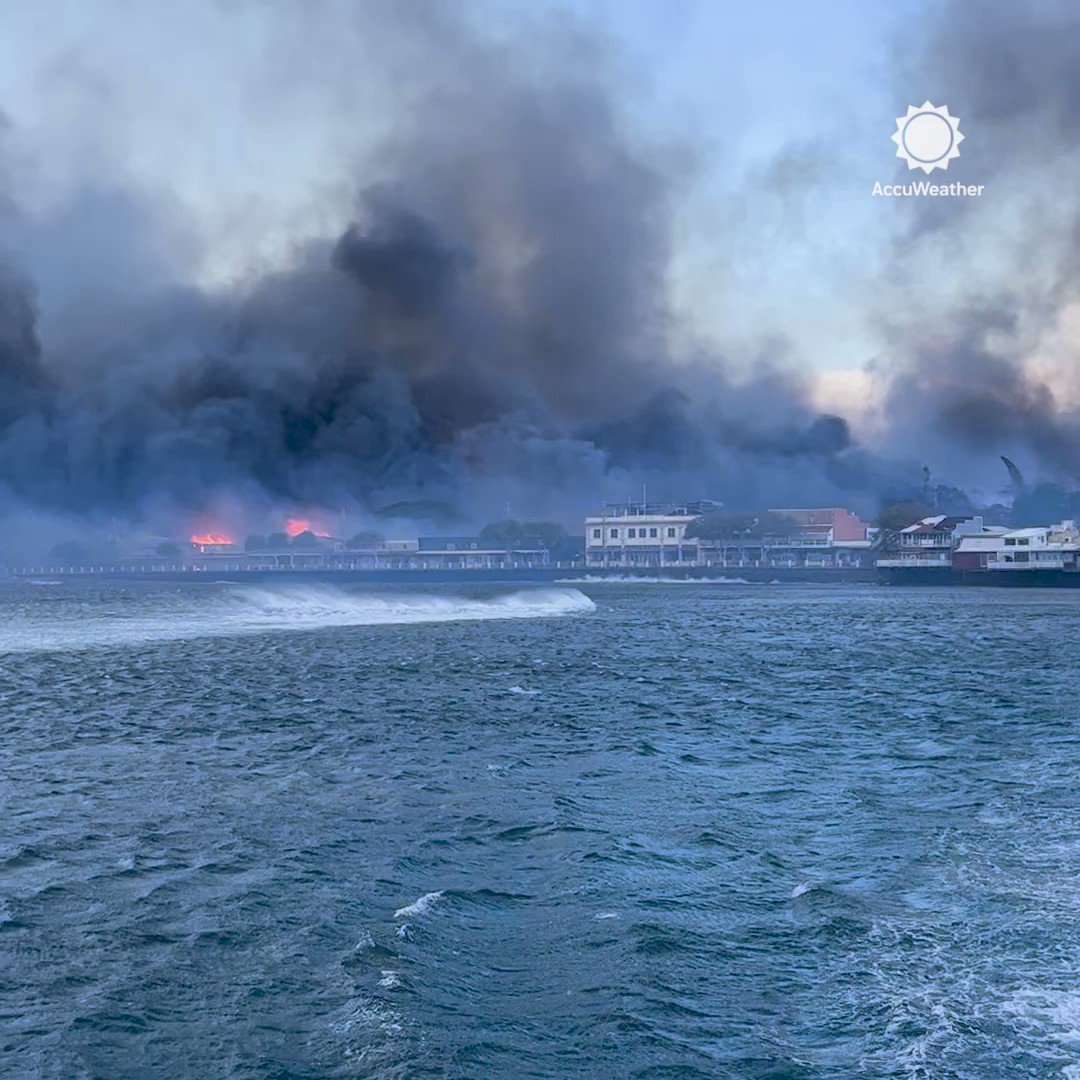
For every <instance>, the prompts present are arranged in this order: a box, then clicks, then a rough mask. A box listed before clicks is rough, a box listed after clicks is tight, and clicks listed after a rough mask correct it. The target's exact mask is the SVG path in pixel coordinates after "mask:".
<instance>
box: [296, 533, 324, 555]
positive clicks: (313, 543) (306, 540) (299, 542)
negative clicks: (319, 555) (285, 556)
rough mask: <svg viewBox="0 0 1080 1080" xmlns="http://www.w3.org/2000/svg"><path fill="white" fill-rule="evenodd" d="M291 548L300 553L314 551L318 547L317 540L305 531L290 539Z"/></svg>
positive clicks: (312, 534)
mask: <svg viewBox="0 0 1080 1080" xmlns="http://www.w3.org/2000/svg"><path fill="white" fill-rule="evenodd" d="M292 546H293V547H294V548H299V549H300V550H301V551H315V550H318V547H319V538H318V537H317V536H316V535H315V534H314V533H313V532H312V531H311V530H310V529H305V530H304V531H303V532H302V533H297V534H296V536H294V537H293V538H292Z"/></svg>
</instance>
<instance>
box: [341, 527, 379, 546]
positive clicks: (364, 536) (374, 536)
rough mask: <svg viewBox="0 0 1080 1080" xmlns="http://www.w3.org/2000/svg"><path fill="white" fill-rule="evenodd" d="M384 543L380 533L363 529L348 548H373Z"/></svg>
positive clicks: (350, 542) (349, 543)
mask: <svg viewBox="0 0 1080 1080" xmlns="http://www.w3.org/2000/svg"><path fill="white" fill-rule="evenodd" d="M382 542H383V537H382V535H381V534H380V533H377V532H372V531H371V530H370V529H362V530H361V531H360V532H358V533H357V534H356V535H355V536H354V537H353V538H352V539H351V540H350V541H349V542H348V544H347V545H346V547H350V548H373V547H375V546H376V545H378V544H381V543H382Z"/></svg>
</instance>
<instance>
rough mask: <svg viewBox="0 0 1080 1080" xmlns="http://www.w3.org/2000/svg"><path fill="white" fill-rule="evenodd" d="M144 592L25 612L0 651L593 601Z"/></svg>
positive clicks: (538, 610)
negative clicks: (126, 603)
mask: <svg viewBox="0 0 1080 1080" xmlns="http://www.w3.org/2000/svg"><path fill="white" fill-rule="evenodd" d="M158 599H159V598H158V597H152V596H148V597H144V598H142V601H143V602H142V603H141V604H140V605H139V607H138V608H137V609H136V610H133V611H124V612H113V611H109V612H105V613H102V614H99V615H98V616H97V617H96V618H93V619H85V618H80V619H58V618H55V617H53V615H52V613H51V612H50V613H48V614H42V615H37V613H33V614H31V615H30V616H29V617H27V615H26V613H25V612H24V613H20V615H19V617H18V619H12V620H11V621H10V622H6V623H5V622H0V653H4V652H38V651H41V652H50V651H60V650H63V651H68V650H74V649H85V648H93V647H95V646H116V645H134V644H145V643H149V642H155V641H182V640H188V639H194V638H204V637H231V636H236V635H242V634H260V633H268V632H273V631H288V630H294V631H295V630H318V629H322V628H327V627H337V626H383V625H387V626H389V625H401V624H408V623H445V622H476V621H483V620H495V619H542V618H562V617H565V616H571V615H585V614H588V613H589V612H591V611H595V610H596V605H595V604H594V603H593V602H592V600H590V599H589V598H588V597H587V596H586V595H585V594H584V593H582V592H580V591H579V590H577V589H570V588H558V587H555V588H553V587H550V586H549V587H543V588H529V589H518V590H515V591H514V592H508V593H498V594H495V595H493V596H488V597H481V598H476V597H468V596H460V595H454V594H453V593H447V594H443V595H439V594H436V593H419V592H410V591H407V590H400V591H396V592H391V591H389V590H388V591H385V592H384V591H382V590H367V591H352V590H348V589H343V588H338V587H336V586H333V585H327V584H321V583H306V584H298V583H292V582H290V583H277V582H274V583H270V584H264V585H244V586H229V587H227V588H224V589H222V590H220V591H219V592H217V593H216V594H207V593H205V592H202V591H201V590H199V591H195V590H191V591H184V592H183V593H180V594H177V593H176V592H173V593H169V594H161V595H160V602H156V603H155V601H157V600H158Z"/></svg>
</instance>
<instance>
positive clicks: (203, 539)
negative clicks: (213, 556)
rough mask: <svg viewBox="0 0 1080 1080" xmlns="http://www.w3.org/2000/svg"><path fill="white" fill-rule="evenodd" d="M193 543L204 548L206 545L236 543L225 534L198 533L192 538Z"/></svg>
mask: <svg viewBox="0 0 1080 1080" xmlns="http://www.w3.org/2000/svg"><path fill="white" fill-rule="evenodd" d="M190 540H191V543H193V544H197V545H199V546H200V547H202V546H203V545H205V544H233V543H235V541H234V540H233V538H232V537H231V536H228V535H226V534H225V533H214V532H210V533H197V534H196V535H195V536H192V537H190Z"/></svg>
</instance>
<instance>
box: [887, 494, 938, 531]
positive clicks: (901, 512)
mask: <svg viewBox="0 0 1080 1080" xmlns="http://www.w3.org/2000/svg"><path fill="white" fill-rule="evenodd" d="M933 514H934V511H933V510H931V509H930V507H928V506H926V505H925V504H924V503H921V502H914V501H906V502H893V503H888V504H886V505H885V506H883V507H882V508H881V513H880V514H878V519H877V521H876V522H875V523H874V524H876V525H877V527H878V528H879V529H888V530H890V531H892V532H899V531H900V529H906V528H907V526H908V525H914V524H915V522H916V521H922V519H923V518H925V517H932V516H933Z"/></svg>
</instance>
